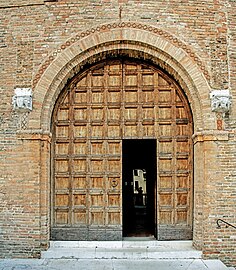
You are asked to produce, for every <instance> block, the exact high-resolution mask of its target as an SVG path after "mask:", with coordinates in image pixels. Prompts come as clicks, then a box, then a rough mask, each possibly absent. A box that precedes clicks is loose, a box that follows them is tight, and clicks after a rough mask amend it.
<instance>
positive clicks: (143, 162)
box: [122, 139, 157, 237]
mask: <svg viewBox="0 0 236 270" xmlns="http://www.w3.org/2000/svg"><path fill="white" fill-rule="evenodd" d="M122 153H123V155H122V157H123V159H122V160H123V167H122V170H123V173H122V176H123V177H122V179H123V180H122V186H123V236H125V237H146V236H152V235H156V233H155V223H156V222H155V208H156V207H155V201H156V200H155V193H156V192H155V186H156V164H157V162H156V140H153V139H145V140H141V139H140V140H123V144H122Z"/></svg>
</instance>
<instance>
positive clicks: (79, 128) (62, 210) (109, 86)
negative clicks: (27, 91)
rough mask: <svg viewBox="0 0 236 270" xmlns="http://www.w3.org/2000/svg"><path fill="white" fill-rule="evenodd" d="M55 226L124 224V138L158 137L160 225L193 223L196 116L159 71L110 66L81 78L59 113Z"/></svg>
mask: <svg viewBox="0 0 236 270" xmlns="http://www.w3.org/2000/svg"><path fill="white" fill-rule="evenodd" d="M53 128H54V131H53V132H54V139H53V142H54V143H53V149H54V153H53V168H54V175H53V178H54V186H53V194H54V195H53V213H54V214H53V221H52V226H55V227H56V226H68V227H70V226H77V225H78V226H93V225H94V226H104V227H106V226H121V225H122V224H121V222H122V205H121V204H122V200H121V194H122V191H121V186H122V185H121V181H122V180H121V175H122V160H121V156H122V153H121V149H122V147H121V146H122V139H148V138H152V139H153V138H155V139H157V140H158V147H157V157H158V164H157V168H158V180H157V182H158V186H157V191H156V192H157V210H156V211H157V220H158V223H159V224H160V225H163V226H165V225H173V226H190V227H191V226H192V142H191V134H192V116H191V113H190V109H189V105H188V104H187V101H186V98H185V97H184V95H183V93H182V91H181V90H180V88H179V87H178V86H177V85H176V84H175V83H174V82H173V81H172V80H171V79H170V78H168V77H167V75H165V74H164V73H163V72H161V71H160V70H158V69H155V68H153V67H150V66H148V65H144V64H140V63H132V62H128V61H120V60H117V61H107V62H104V63H102V64H99V65H97V66H94V67H92V68H90V69H88V70H87V71H85V72H84V73H83V74H82V75H79V76H77V77H76V78H75V79H74V80H73V82H72V83H71V84H70V85H69V86H68V87H67V88H66V89H65V91H64V94H63V95H62V96H61V98H60V99H59V101H58V103H57V105H56V108H55V112H54V116H53Z"/></svg>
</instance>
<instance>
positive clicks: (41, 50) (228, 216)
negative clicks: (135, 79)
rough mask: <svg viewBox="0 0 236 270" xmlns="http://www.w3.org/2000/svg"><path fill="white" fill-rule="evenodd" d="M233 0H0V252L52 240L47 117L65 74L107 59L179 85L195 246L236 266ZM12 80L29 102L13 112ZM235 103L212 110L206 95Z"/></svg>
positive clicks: (29, 253)
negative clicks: (184, 102)
mask: <svg viewBox="0 0 236 270" xmlns="http://www.w3.org/2000/svg"><path fill="white" fill-rule="evenodd" d="M235 8H236V4H235V2H234V1H231V0H228V1H220V0H219V1H216V0H211V1H209V0H208V1H175V0H172V1H168V2H166V1H154V0H153V1H139V0H123V1H122V0H118V1H116V0H98V1H92V0H88V1H72V0H58V1H43V0H21V1H14V0H12V1H8V3H5V1H0V13H1V29H0V36H1V38H0V48H1V63H0V70H1V82H2V83H1V87H0V91H1V102H0V124H1V133H0V134H1V135H0V157H1V168H2V171H1V175H0V202H1V203H0V210H1V218H0V242H1V243H2V244H1V245H0V254H1V255H2V257H38V256H39V255H40V251H41V250H45V249H46V248H47V246H48V244H49V240H50V211H51V181H52V180H51V167H50V166H51V165H50V164H51V150H50V149H51V132H52V130H51V117H52V112H53V109H54V106H55V104H56V101H57V98H58V97H59V95H60V93H61V91H62V90H63V89H64V87H65V86H66V85H67V83H68V80H70V79H71V78H73V76H74V75H76V74H78V73H79V72H80V70H82V69H84V68H86V66H87V65H88V64H93V63H94V64H95V63H97V62H99V61H101V60H104V59H107V58H109V57H114V56H117V57H119V56H120V55H125V56H126V57H130V58H132V59H139V60H142V59H143V60H145V61H149V62H151V63H152V64H156V65H158V66H159V67H160V68H162V69H163V70H165V72H167V73H169V75H170V76H172V77H173V78H174V79H175V81H176V82H178V84H179V85H180V86H181V88H182V89H183V91H184V92H185V94H186V96H187V99H188V101H189V103H190V107H191V110H192V114H193V121H194V135H193V144H194V217H193V218H194V219H193V220H194V222H193V224H194V227H193V244H194V245H195V246H196V247H197V248H199V249H201V250H202V251H203V254H204V256H205V257H206V258H220V259H222V260H223V261H224V262H225V263H227V264H228V265H236V254H235V249H236V244H235V243H236V242H235V241H236V240H235V239H236V237H235V232H236V231H235V230H234V229H233V228H230V227H228V228H225V227H222V228H221V229H216V220H217V219H218V218H220V219H224V220H226V221H227V222H230V223H232V224H234V225H235V224H236V212H235V204H236V195H235V194H236V193H235V188H236V153H235V149H236V130H235V128H236V124H235V123H236V107H235V104H234V103H235V99H236V90H235V88H236V57H235V50H236V36H235V35H236V32H235V24H236V23H235ZM16 88H31V89H32V92H33V109H32V111H29V112H28V111H27V112H24V111H22V110H17V109H16V110H14V109H13V105H12V97H13V96H14V89H16ZM214 90H229V93H230V95H231V97H232V98H231V101H232V105H231V107H230V110H229V111H227V112H226V113H221V112H219V111H218V112H213V111H212V107H211V98H210V93H212V91H214Z"/></svg>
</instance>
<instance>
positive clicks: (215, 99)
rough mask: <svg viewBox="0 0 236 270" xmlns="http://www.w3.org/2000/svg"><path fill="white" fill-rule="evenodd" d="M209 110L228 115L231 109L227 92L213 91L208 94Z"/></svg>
mask: <svg viewBox="0 0 236 270" xmlns="http://www.w3.org/2000/svg"><path fill="white" fill-rule="evenodd" d="M210 98H211V110H212V111H213V112H216V113H223V114H225V113H228V112H229V111H230V107H231V98H232V97H231V95H230V93H229V90H213V91H212V92H211V93H210Z"/></svg>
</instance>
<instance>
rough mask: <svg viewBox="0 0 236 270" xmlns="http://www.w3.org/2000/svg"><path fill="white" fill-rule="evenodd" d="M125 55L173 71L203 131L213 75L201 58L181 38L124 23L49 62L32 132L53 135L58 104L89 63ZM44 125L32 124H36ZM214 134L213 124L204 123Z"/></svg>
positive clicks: (39, 79) (83, 38) (73, 44)
mask: <svg viewBox="0 0 236 270" xmlns="http://www.w3.org/2000/svg"><path fill="white" fill-rule="evenodd" d="M121 50H122V51H123V52H125V53H126V54H127V55H128V56H131V57H134V58H140V57H141V58H144V59H150V60H151V61H152V62H153V63H154V64H158V65H159V66H160V67H162V68H163V69H164V70H166V71H168V73H169V74H171V75H172V76H173V77H174V78H175V79H176V81H178V82H179V84H180V85H181V87H182V88H183V89H184V91H185V93H186V95H187V97H188V100H189V102H190V105H191V109H192V111H193V118H194V124H195V125H194V128H195V131H198V130H202V129H204V128H203V121H202V115H203V114H207V113H208V114H209V112H210V111H208V110H209V106H208V105H209V103H210V100H209V92H210V87H209V85H208V83H207V80H206V78H207V76H208V72H207V70H206V69H205V68H204V64H203V63H201V61H200V60H199V59H198V57H197V56H196V55H195V54H194V53H193V52H192V51H191V48H188V47H187V45H185V44H183V43H182V42H181V41H179V40H178V39H177V38H176V37H172V36H171V35H170V34H168V33H164V32H163V31H161V30H158V29H156V28H154V27H148V26H145V25H141V24H137V25H135V26H134V24H130V23H124V24H116V25H103V26H101V27H97V28H96V29H92V30H90V31H86V32H83V33H81V34H80V35H77V36H75V37H73V38H71V39H70V40H69V41H67V42H66V43H65V44H63V45H61V48H59V49H58V50H57V51H55V52H53V53H52V55H50V56H49V57H48V59H46V60H45V62H44V63H43V64H42V66H41V68H40V69H39V71H38V73H37V74H36V75H35V77H34V80H33V81H34V98H35V100H37V104H34V111H33V112H32V114H31V117H30V121H29V127H30V128H41V129H43V130H48V131H49V130H50V121H49V119H50V117H51V113H52V110H53V107H54V104H55V101H56V99H57V97H58V95H59V93H60V91H61V90H62V89H63V87H64V86H65V84H66V83H67V81H68V80H69V79H70V78H72V77H73V76H74V75H75V74H76V73H78V72H79V71H80V70H81V68H82V67H83V66H84V65H86V63H88V62H90V63H93V62H94V63H96V62H97V61H99V60H100V59H104V58H106V57H107V56H108V55H109V54H119V52H121ZM36 118H37V119H38V120H39V121H31V119H34V120H35V119H36ZM204 125H208V128H211V127H212V125H213V123H212V119H210V118H209V122H204Z"/></svg>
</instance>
